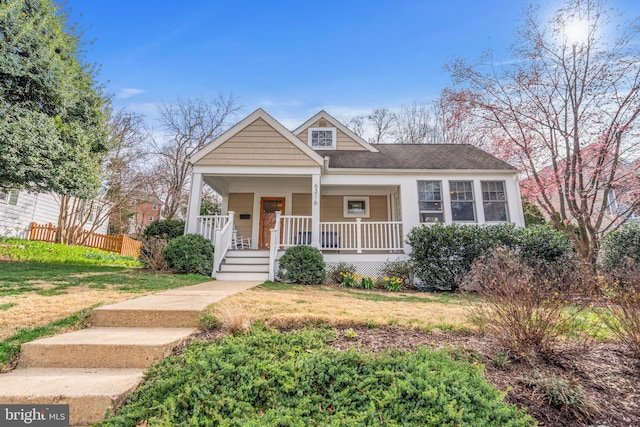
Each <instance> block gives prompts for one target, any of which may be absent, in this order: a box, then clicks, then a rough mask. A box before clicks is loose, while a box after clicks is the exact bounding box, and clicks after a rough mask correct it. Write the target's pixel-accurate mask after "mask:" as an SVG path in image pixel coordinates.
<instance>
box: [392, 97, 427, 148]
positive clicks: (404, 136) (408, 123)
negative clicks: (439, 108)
mask: <svg viewBox="0 0 640 427" xmlns="http://www.w3.org/2000/svg"><path fill="white" fill-rule="evenodd" d="M430 122H431V111H430V109H429V107H428V105H427V104H419V103H416V102H414V103H413V104H411V105H409V106H405V105H403V106H401V107H400V111H399V112H398V114H397V115H396V120H395V129H394V130H393V136H394V138H395V143H396V144H424V143H426V142H427V138H428V136H429V132H430V130H431V125H430Z"/></svg>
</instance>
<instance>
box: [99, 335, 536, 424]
mask: <svg viewBox="0 0 640 427" xmlns="http://www.w3.org/2000/svg"><path fill="white" fill-rule="evenodd" d="M335 337H336V332H335V331H334V330H332V329H328V328H319V329H302V330H295V331H292V332H290V333H280V332H277V331H273V330H269V329H267V328H265V327H264V326H261V325H257V326H254V327H253V328H252V329H251V331H250V332H249V333H248V334H246V335H230V336H227V337H225V338H223V339H222V340H221V341H220V342H196V343H194V344H192V345H190V346H189V347H187V348H186V349H185V351H184V352H183V353H182V354H181V355H179V356H171V357H169V358H167V359H165V360H164V361H163V362H161V363H159V364H157V365H154V366H153V367H151V368H150V369H149V371H147V379H146V382H145V383H144V384H143V385H142V386H141V387H140V388H139V389H138V390H137V391H135V392H134V393H133V394H132V395H130V396H129V398H128V399H127V402H126V404H125V405H124V406H122V407H121V408H120V409H119V410H118V411H117V413H116V414H115V415H113V416H111V417H109V418H107V419H106V420H104V421H103V422H102V423H101V424H100V425H102V426H133V425H147V423H149V425H158V426H160V425H162V426H165V425H166V426H169V425H170V426H201V425H202V426H204V425H225V426H305V425H335V426H379V425H390V426H393V425H438V426H440V425H461V426H462V425H469V426H471V425H473V426H476V425H477V426H529V425H534V423H535V422H534V420H533V419H532V418H531V417H530V416H528V415H526V414H525V413H524V412H523V411H520V410H518V409H517V408H516V407H515V406H512V405H508V404H506V403H505V402H504V401H503V398H504V394H503V393H501V392H499V391H497V390H496V389H495V387H493V386H491V385H489V384H488V383H487V382H486V381H485V379H484V377H483V375H482V367H481V366H480V365H477V363H476V357H475V355H473V354H469V353H468V352H463V351H462V350H438V351H431V350H427V349H425V348H420V349H419V350H417V351H414V352H408V351H397V350H396V351H393V352H382V353H377V354H371V353H359V352H357V351H356V350H354V349H351V350H347V351H338V350H335V349H332V348H330V347H329V346H328V345H327V344H326V342H327V341H329V340H331V339H334V338H335Z"/></svg>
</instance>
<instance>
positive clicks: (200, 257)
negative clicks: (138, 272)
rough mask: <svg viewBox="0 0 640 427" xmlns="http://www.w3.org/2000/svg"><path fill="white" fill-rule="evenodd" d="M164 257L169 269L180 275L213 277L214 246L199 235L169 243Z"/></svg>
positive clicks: (189, 235)
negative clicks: (192, 274)
mask: <svg viewBox="0 0 640 427" xmlns="http://www.w3.org/2000/svg"><path fill="white" fill-rule="evenodd" d="M163 256H164V259H165V261H166V262H167V265H168V266H169V268H173V269H174V270H175V271H176V272H178V273H195V274H203V275H207V276H209V275H211V271H212V269H213V246H212V245H211V242H209V241H208V240H207V239H205V238H204V237H202V236H200V235H199V234H186V235H184V236H180V237H176V238H175V239H173V240H171V241H169V243H167V247H166V248H164V252H163Z"/></svg>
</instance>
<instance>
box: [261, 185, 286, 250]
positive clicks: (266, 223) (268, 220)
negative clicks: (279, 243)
mask: <svg viewBox="0 0 640 427" xmlns="http://www.w3.org/2000/svg"><path fill="white" fill-rule="evenodd" d="M285 201H286V198H285V197H260V223H259V224H258V248H259V249H268V248H269V245H270V243H271V229H272V228H273V226H274V225H275V211H271V210H269V211H266V210H265V206H264V205H265V202H280V205H279V206H280V209H277V210H279V211H280V212H282V213H284V208H285ZM276 205H277V204H276Z"/></svg>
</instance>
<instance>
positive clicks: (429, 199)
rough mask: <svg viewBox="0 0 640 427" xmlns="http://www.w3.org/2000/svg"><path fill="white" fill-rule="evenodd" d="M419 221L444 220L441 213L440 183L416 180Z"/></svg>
mask: <svg viewBox="0 0 640 427" xmlns="http://www.w3.org/2000/svg"><path fill="white" fill-rule="evenodd" d="M418 204H419V209H420V222H427V223H429V222H444V217H443V214H442V183H441V182H440V181H418Z"/></svg>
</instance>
